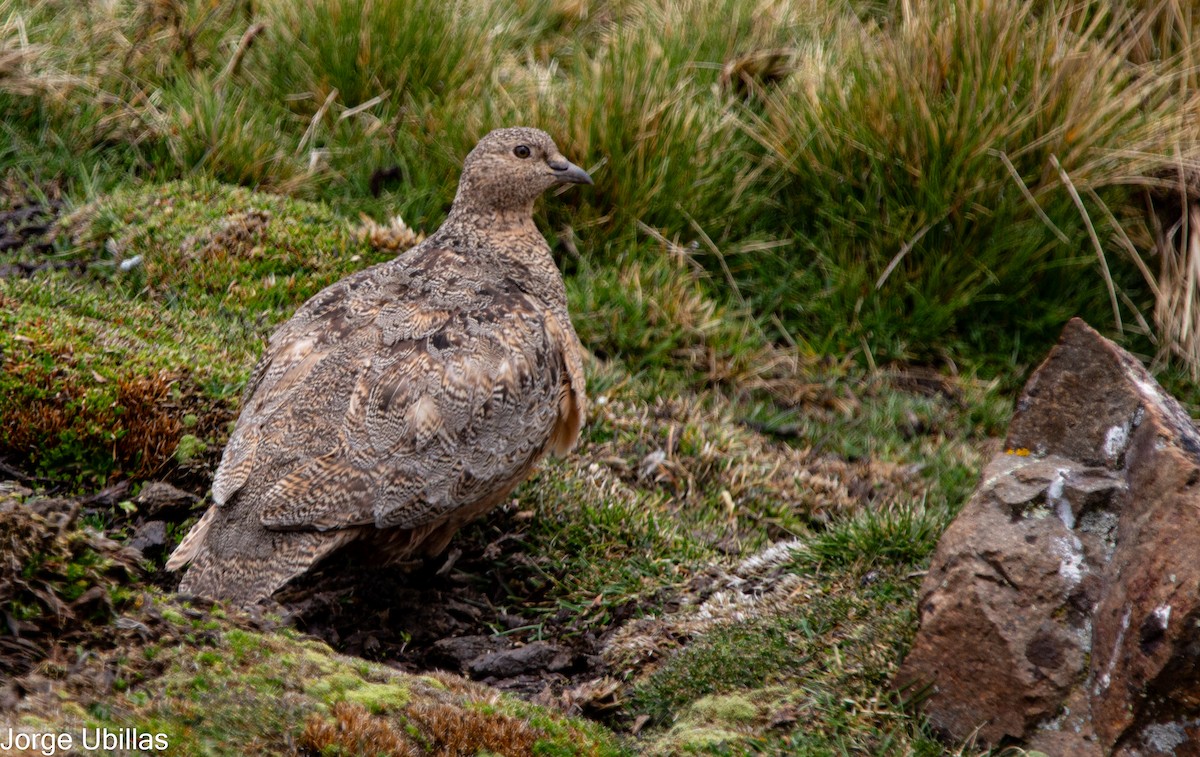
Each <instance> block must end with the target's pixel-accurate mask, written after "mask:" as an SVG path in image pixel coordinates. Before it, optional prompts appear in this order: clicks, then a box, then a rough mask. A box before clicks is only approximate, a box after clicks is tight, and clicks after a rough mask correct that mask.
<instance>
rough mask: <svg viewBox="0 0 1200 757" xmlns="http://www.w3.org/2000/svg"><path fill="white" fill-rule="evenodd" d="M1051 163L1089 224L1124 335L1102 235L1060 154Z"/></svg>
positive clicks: (1093, 244)
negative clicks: (1094, 224)
mask: <svg viewBox="0 0 1200 757" xmlns="http://www.w3.org/2000/svg"><path fill="white" fill-rule="evenodd" d="M1050 163H1051V164H1052V165H1053V166H1054V168H1055V170H1056V171H1058V175H1059V177H1060V178H1061V179H1062V180H1063V184H1065V185H1066V187H1067V192H1068V193H1069V194H1070V195H1071V200H1072V201H1073V202H1074V203H1075V207H1076V208H1078V209H1079V215H1081V216H1082V217H1083V223H1084V225H1085V226H1087V230H1088V236H1089V237H1091V240H1092V246H1093V247H1095V248H1096V257H1097V258H1098V259H1099V260H1100V269H1101V271H1103V272H1104V285H1105V286H1106V287H1108V299H1109V302H1110V303H1111V304H1112V311H1113V320H1114V321H1116V323H1117V333H1119V334H1121V335H1122V336H1124V334H1125V329H1124V327H1122V326H1121V308H1120V305H1119V304H1118V302H1117V286H1116V284H1114V283H1113V279H1112V273H1111V272H1109V270H1108V260H1107V259H1106V258H1105V257H1104V248H1103V247H1102V246H1101V245H1100V237H1099V236H1098V235H1097V234H1096V227H1095V226H1093V225H1092V218H1091V216H1089V215H1088V212H1087V208H1085V207H1084V206H1083V199H1082V198H1081V197H1080V196H1079V192H1078V191H1077V190H1076V189H1075V185H1074V184H1073V183H1072V182H1071V177H1070V176H1068V175H1067V172H1066V171H1065V170H1063V167H1062V164H1061V163H1059V162H1058V156H1057V155H1053V154H1052V155H1051V156H1050Z"/></svg>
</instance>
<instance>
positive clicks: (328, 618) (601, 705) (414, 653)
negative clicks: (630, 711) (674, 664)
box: [275, 508, 667, 719]
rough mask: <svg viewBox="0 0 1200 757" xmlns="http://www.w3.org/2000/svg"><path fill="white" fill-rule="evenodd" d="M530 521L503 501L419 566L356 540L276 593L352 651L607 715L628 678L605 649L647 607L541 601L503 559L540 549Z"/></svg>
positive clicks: (300, 618) (301, 620) (298, 617)
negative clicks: (526, 533)
mask: <svg viewBox="0 0 1200 757" xmlns="http://www.w3.org/2000/svg"><path fill="white" fill-rule="evenodd" d="M520 528H521V521H520V515H519V513H518V511H517V510H516V509H515V508H511V509H501V510H498V511H496V512H493V513H492V514H491V515H489V516H488V517H487V518H486V519H485V520H484V521H483V522H481V523H477V524H474V525H472V526H470V527H468V528H467V529H464V530H463V531H462V532H460V534H459V535H458V537H456V539H455V542H454V544H453V546H452V547H451V549H450V551H449V552H448V553H447V554H446V555H444V556H442V557H441V558H439V559H436V560H429V561H426V562H423V563H419V564H413V565H408V566H391V567H372V566H371V562H372V560H371V556H370V555H368V554H365V553H364V552H363V551H362V550H356V549H354V548H353V547H352V548H350V549H348V550H346V551H344V552H343V553H341V554H339V555H337V556H335V557H334V558H333V559H331V560H330V561H329V562H327V563H325V564H324V565H323V566H322V567H320V568H319V569H318V570H316V571H315V572H313V573H312V574H310V575H307V576H305V577H303V578H301V579H299V580H297V581H296V582H294V583H293V584H291V585H289V586H288V587H286V588H285V589H284V590H283V591H281V592H280V593H278V594H277V595H276V597H275V599H276V600H277V601H278V602H279V604H280V606H282V607H283V608H285V610H286V611H287V612H288V614H289V615H290V617H291V618H292V622H293V623H294V624H295V626H296V627H297V628H298V629H300V630H302V631H304V632H305V633H308V634H311V635H313V636H315V637H317V638H319V639H321V640H323V641H325V642H326V643H328V644H329V645H330V646H332V647H333V648H334V649H336V650H338V651H339V652H342V653H344V654H351V655H355V656H358V657H363V658H366V659H370V660H376V661H382V662H386V663H387V664H389V665H392V666H395V667H397V668H400V669H402V670H404V671H406V672H414V673H415V672H425V671H430V670H444V671H449V672H453V673H458V674H461V675H464V676H467V677H469V678H471V679H473V680H476V681H480V682H482V683H485V684H487V685H489V686H492V687H494V688H496V689H499V690H501V691H506V692H509V693H513V694H516V695H518V696H521V697H523V698H526V699H530V700H533V701H535V702H537V703H538V704H544V705H557V706H559V707H561V708H563V709H564V710H567V711H570V712H573V713H582V714H585V715H588V716H590V717H593V718H599V719H603V717H604V716H605V714H606V713H607V712H608V711H609V710H611V709H612V708H613V707H614V706H615V696H616V695H617V691H616V689H617V688H618V687H613V686H609V685H607V682H606V681H605V680H604V677H605V675H606V673H607V669H608V668H607V665H606V664H605V662H604V661H603V659H602V658H601V656H600V655H601V650H602V649H603V647H604V644H605V642H606V641H607V639H608V637H609V636H610V635H611V634H612V633H613V632H614V631H615V630H616V628H617V627H618V626H620V625H621V623H622V622H624V621H625V620H627V619H629V618H631V617H633V616H634V615H636V614H641V611H642V610H644V609H645V608H643V607H640V606H639V605H638V604H637V603H635V602H632V601H630V602H627V603H626V604H625V605H622V606H619V607H617V608H616V610H615V611H614V612H612V613H604V614H600V613H593V612H589V610H590V609H596V608H583V609H582V610H578V611H576V610H569V609H565V608H564V609H554V608H553V607H548V606H546V605H545V604H539V603H537V602H536V601H533V600H536V598H537V594H538V589H537V588H536V587H534V586H528V585H525V584H524V583H523V582H522V578H521V577H520V575H513V574H512V573H510V572H508V571H506V570H505V569H504V567H503V565H501V564H498V563H499V561H500V560H504V561H514V560H515V561H521V560H523V559H524V560H531V559H532V558H531V557H530V556H529V555H523V554H522V553H521V552H520V550H519V548H518V547H516V546H515V545H518V544H519V543H520V540H519V538H517V537H516V535H517V533H518V532H519V530H520ZM364 566H366V567H364ZM666 599H667V598H665V597H664V598H658V599H656V600H655V602H654V604H656V605H659V606H661V601H663V600H666ZM597 600H600V598H599V597H597ZM597 604H598V602H597Z"/></svg>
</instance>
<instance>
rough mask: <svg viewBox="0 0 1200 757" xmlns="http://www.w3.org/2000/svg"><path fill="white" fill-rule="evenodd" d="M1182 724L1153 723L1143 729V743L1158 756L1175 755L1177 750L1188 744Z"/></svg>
mask: <svg viewBox="0 0 1200 757" xmlns="http://www.w3.org/2000/svg"><path fill="white" fill-rule="evenodd" d="M1187 740H1188V736H1187V729H1186V728H1184V726H1183V724H1182V723H1152V724H1150V725H1148V726H1146V727H1145V728H1143V729H1142V743H1143V744H1145V745H1146V748H1148V749H1153V750H1154V751H1155V752H1156V753H1158V754H1175V748H1176V747H1181V746H1183V745H1184V744H1186V743H1187Z"/></svg>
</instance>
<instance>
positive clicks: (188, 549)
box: [167, 503, 357, 606]
mask: <svg viewBox="0 0 1200 757" xmlns="http://www.w3.org/2000/svg"><path fill="white" fill-rule="evenodd" d="M241 509H242V508H239V507H237V505H236V504H235V503H230V505H214V506H212V507H211V508H209V510H208V512H206V513H205V514H204V516H203V517H202V518H201V519H200V520H199V521H198V522H197V523H196V525H195V526H193V527H192V530H191V531H189V532H188V534H187V536H185V537H184V539H183V541H182V542H180V544H179V547H178V548H176V550H175V552H174V553H172V555H171V558H170V559H169V560H168V561H167V568H168V569H169V570H179V569H180V568H182V567H184V566H185V565H188V564H189V563H190V565H189V567H188V569H187V572H186V573H185V574H184V576H183V581H182V582H181V583H180V584H179V593H181V594H191V595H196V596H202V597H208V598H209V599H217V600H227V601H229V602H232V603H234V604H238V605H244V606H246V605H251V604H254V603H255V602H257V601H258V600H260V599H266V598H268V597H270V596H271V595H272V594H274V593H275V592H276V591H277V590H278V589H279V588H280V587H282V586H283V585H284V584H286V583H287V582H288V581H290V580H291V579H293V578H295V577H296V576H298V575H300V574H301V573H304V572H305V571H307V570H308V569H309V568H310V567H312V566H313V565H314V564H316V563H317V562H319V561H320V560H321V559H323V558H324V557H325V556H327V555H328V554H330V553H331V552H333V551H334V550H336V549H338V548H339V547H341V546H343V545H344V544H346V543H347V542H349V541H352V540H353V539H354V538H355V537H356V536H357V533H356V532H355V530H354V529H347V530H336V531H270V530H267V529H266V528H264V527H263V525H262V524H261V523H259V522H258V520H257V518H251V517H239V516H241V515H242V513H239V512H238V511H239V510H241Z"/></svg>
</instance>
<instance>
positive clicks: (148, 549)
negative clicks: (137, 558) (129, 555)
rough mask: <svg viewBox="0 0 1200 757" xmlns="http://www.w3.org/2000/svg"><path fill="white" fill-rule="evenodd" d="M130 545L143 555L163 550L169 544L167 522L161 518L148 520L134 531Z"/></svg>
mask: <svg viewBox="0 0 1200 757" xmlns="http://www.w3.org/2000/svg"><path fill="white" fill-rule="evenodd" d="M128 546H129V547H130V548H131V549H136V550H137V551H138V552H141V553H142V555H143V556H147V557H148V556H150V555H151V554H153V553H155V552H158V551H161V550H162V549H163V548H164V547H166V546H167V524H166V523H165V522H163V521H161V520H148V521H146V522H145V523H143V524H142V525H140V526H138V527H137V529H136V530H134V532H133V538H131V539H130V540H129V544H128Z"/></svg>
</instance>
